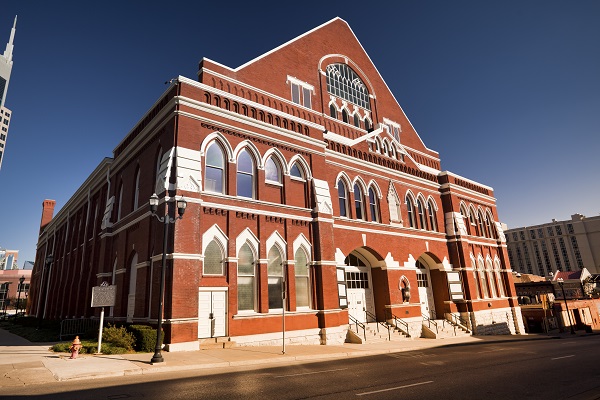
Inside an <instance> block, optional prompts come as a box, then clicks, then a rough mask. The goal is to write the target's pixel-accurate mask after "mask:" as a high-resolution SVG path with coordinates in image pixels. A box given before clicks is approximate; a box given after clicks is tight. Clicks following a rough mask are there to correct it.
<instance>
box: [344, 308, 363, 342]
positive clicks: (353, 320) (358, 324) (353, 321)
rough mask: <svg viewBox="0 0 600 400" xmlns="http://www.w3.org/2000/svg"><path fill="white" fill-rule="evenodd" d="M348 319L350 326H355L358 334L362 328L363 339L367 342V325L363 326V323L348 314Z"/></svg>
mask: <svg viewBox="0 0 600 400" xmlns="http://www.w3.org/2000/svg"><path fill="white" fill-rule="evenodd" d="M348 319H350V325H352V324H355V325H356V332H357V333H358V328H359V327H361V328H362V330H363V337H364V338H365V341H366V340H367V329H366V327H365V324H363V323H362V322H360V321H359V320H357V319H356V318H354V317H353V316H352V315H350V314H348Z"/></svg>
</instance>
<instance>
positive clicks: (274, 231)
mask: <svg viewBox="0 0 600 400" xmlns="http://www.w3.org/2000/svg"><path fill="white" fill-rule="evenodd" d="M153 193H157V194H158V195H159V198H160V206H159V209H158V213H159V215H165V214H167V215H170V216H171V217H175V216H176V211H175V207H174V201H175V200H176V199H180V198H181V197H184V198H185V200H186V201H187V209H186V211H185V214H184V216H183V219H181V220H180V221H178V222H177V223H176V224H175V225H174V226H171V228H170V230H169V234H168V235H167V236H166V243H167V245H166V246H167V248H166V249H165V250H166V253H164V255H165V257H166V258H167V270H166V274H167V275H166V290H165V309H164V318H165V319H166V323H165V325H164V328H165V342H166V343H167V346H168V349H169V350H186V349H197V348H198V339H205V338H214V337H230V338H232V339H233V340H235V341H236V342H237V343H240V344H248V345H251V344H263V343H264V344H274V343H277V342H281V329H282V314H283V311H284V310H285V325H286V329H287V330H288V332H287V334H286V339H287V340H290V342H293V343H321V344H331V343H341V342H343V341H344V340H345V338H346V333H347V330H348V324H349V322H351V321H362V322H365V321H366V322H369V321H388V322H393V321H394V318H396V319H397V320H402V321H404V323H405V324H406V325H405V329H406V330H407V331H408V332H409V333H410V334H411V335H413V336H419V335H421V332H422V329H423V322H424V321H425V320H427V319H448V320H449V319H454V320H455V321H456V320H457V318H459V317H460V318H462V320H463V321H464V323H465V324H466V325H467V326H468V328H469V329H471V330H472V331H474V332H475V333H476V334H497V333H520V332H523V331H524V330H523V324H522V318H521V314H520V308H519V307H518V304H517V301H516V295H515V289H514V284H513V282H512V274H511V273H510V272H511V270H510V265H509V263H508V257H507V253H506V244H505V239H504V234H503V230H502V227H501V224H500V223H499V222H498V215H497V210H496V200H495V198H494V193H493V189H492V188H490V187H489V186H486V185H483V184H480V183H477V182H474V181H472V180H469V179H467V178H464V177H461V176H458V175H456V174H453V173H451V172H448V171H442V169H441V164H440V158H439V154H438V153H437V152H436V151H434V150H431V149H430V148H428V147H427V146H426V145H425V144H424V143H423V141H422V140H421V138H420V137H419V135H418V134H417V132H416V131H415V130H414V128H413V126H412V125H411V123H410V121H409V120H408V118H407V117H406V115H405V114H404V112H403V111H402V108H401V107H400V106H399V104H398V103H397V101H396V99H395V98H394V95H393V94H392V93H391V92H390V90H389V88H388V86H387V85H386V83H385V82H384V80H383V78H382V77H381V75H380V74H379V72H378V70H377V69H376V67H375V65H373V63H372V61H371V59H370V58H369V57H368V55H367V54H366V52H365V50H364V48H363V47H362V45H361V44H360V42H359V41H358V39H357V38H356V37H355V36H354V33H353V32H352V30H351V29H350V27H349V26H348V25H347V23H346V22H345V21H343V20H341V19H339V18H336V19H333V20H331V21H329V22H327V23H325V24H323V25H321V26H319V27H317V28H315V29H313V30H311V31H309V32H307V33H305V34H303V35H301V36H299V37H297V38H295V39H293V40H291V41H289V42H287V43H285V44H283V45H281V46H279V47H278V48H276V49H274V50H272V51H270V52H268V53H265V54H263V55H262V56H260V57H257V58H256V59H254V60H251V61H249V62H248V63H246V64H244V65H242V66H240V67H238V68H235V69H232V68H229V67H226V66H224V65H222V64H219V63H217V62H214V61H211V60H209V59H202V61H201V62H200V66H199V73H198V81H194V80H191V79H187V78H184V77H181V76H180V77H178V78H176V79H173V80H172V82H171V85H170V86H169V87H168V88H167V90H166V91H165V92H164V94H163V95H162V96H161V97H160V98H159V99H158V100H157V101H156V103H155V104H154V105H153V106H152V107H151V109H150V110H149V111H148V112H147V113H146V114H145V115H144V116H143V117H142V118H141V120H140V121H139V122H138V123H137V124H136V126H134V127H133V129H132V130H131V131H130V132H129V133H127V135H126V136H125V137H124V138H123V140H122V141H121V143H119V144H118V145H117V147H116V148H115V150H114V152H113V157H112V158H106V159H104V160H103V161H102V162H101V163H100V164H99V165H98V167H97V168H96V169H95V170H94V171H93V172H92V174H91V175H90V176H89V177H88V178H87V180H86V181H85V182H84V183H83V184H82V186H81V187H80V188H79V189H78V190H77V191H76V192H75V194H74V195H73V196H72V197H71V199H70V200H69V201H68V202H67V204H65V206H64V207H63V208H62V209H61V210H60V211H59V212H58V213H57V215H56V216H53V213H54V206H55V202H54V201H52V200H45V201H44V202H43V207H42V218H41V226H40V236H39V239H38V245H37V254H36V259H35V267H34V272H33V276H32V289H31V297H32V301H30V302H29V313H30V314H32V315H36V316H38V317H40V318H46V319H61V318H66V317H73V316H75V317H89V316H93V315H97V314H98V310H94V309H91V308H90V307H89V304H90V296H91V291H92V287H93V286H96V285H99V284H101V283H103V282H106V283H109V284H113V285H116V286H117V304H116V305H115V306H114V307H112V308H111V309H110V311H109V318H112V319H114V320H116V321H123V322H133V323H155V322H156V320H157V297H158V296H157V295H158V292H159V288H160V285H159V276H160V272H161V269H160V266H161V258H162V256H163V251H164V250H163V233H164V225H163V224H162V223H159V222H158V221H156V219H155V218H154V217H153V216H152V215H151V214H150V211H149V207H148V199H149V198H150V197H151V195H152V194H153Z"/></svg>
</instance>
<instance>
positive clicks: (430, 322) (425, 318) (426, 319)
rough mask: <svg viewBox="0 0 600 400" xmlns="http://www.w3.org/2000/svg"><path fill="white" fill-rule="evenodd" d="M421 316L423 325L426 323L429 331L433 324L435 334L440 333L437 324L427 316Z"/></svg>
mask: <svg viewBox="0 0 600 400" xmlns="http://www.w3.org/2000/svg"><path fill="white" fill-rule="evenodd" d="M421 315H422V316H423V323H425V321H427V327H428V328H429V329H431V325H432V324H433V326H435V333H436V334H437V333H440V331H439V330H438V323H437V322H435V321H434V320H433V319H431V318H429V316H427V315H425V314H421Z"/></svg>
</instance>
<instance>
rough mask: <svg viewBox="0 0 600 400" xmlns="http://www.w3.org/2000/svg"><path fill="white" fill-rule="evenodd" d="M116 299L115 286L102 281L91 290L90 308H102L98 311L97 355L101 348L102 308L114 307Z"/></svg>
mask: <svg viewBox="0 0 600 400" xmlns="http://www.w3.org/2000/svg"><path fill="white" fill-rule="evenodd" d="M116 299H117V285H109V284H108V282H106V281H104V282H102V284H101V285H100V286H94V287H93V288H92V307H102V311H100V331H99V332H98V354H100V353H101V352H100V350H101V348H102V328H103V325H104V307H114V305H115V302H116Z"/></svg>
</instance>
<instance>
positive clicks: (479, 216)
mask: <svg viewBox="0 0 600 400" xmlns="http://www.w3.org/2000/svg"><path fill="white" fill-rule="evenodd" d="M477 223H478V228H479V236H483V237H485V226H484V225H483V214H482V213H481V211H480V212H479V213H477Z"/></svg>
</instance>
